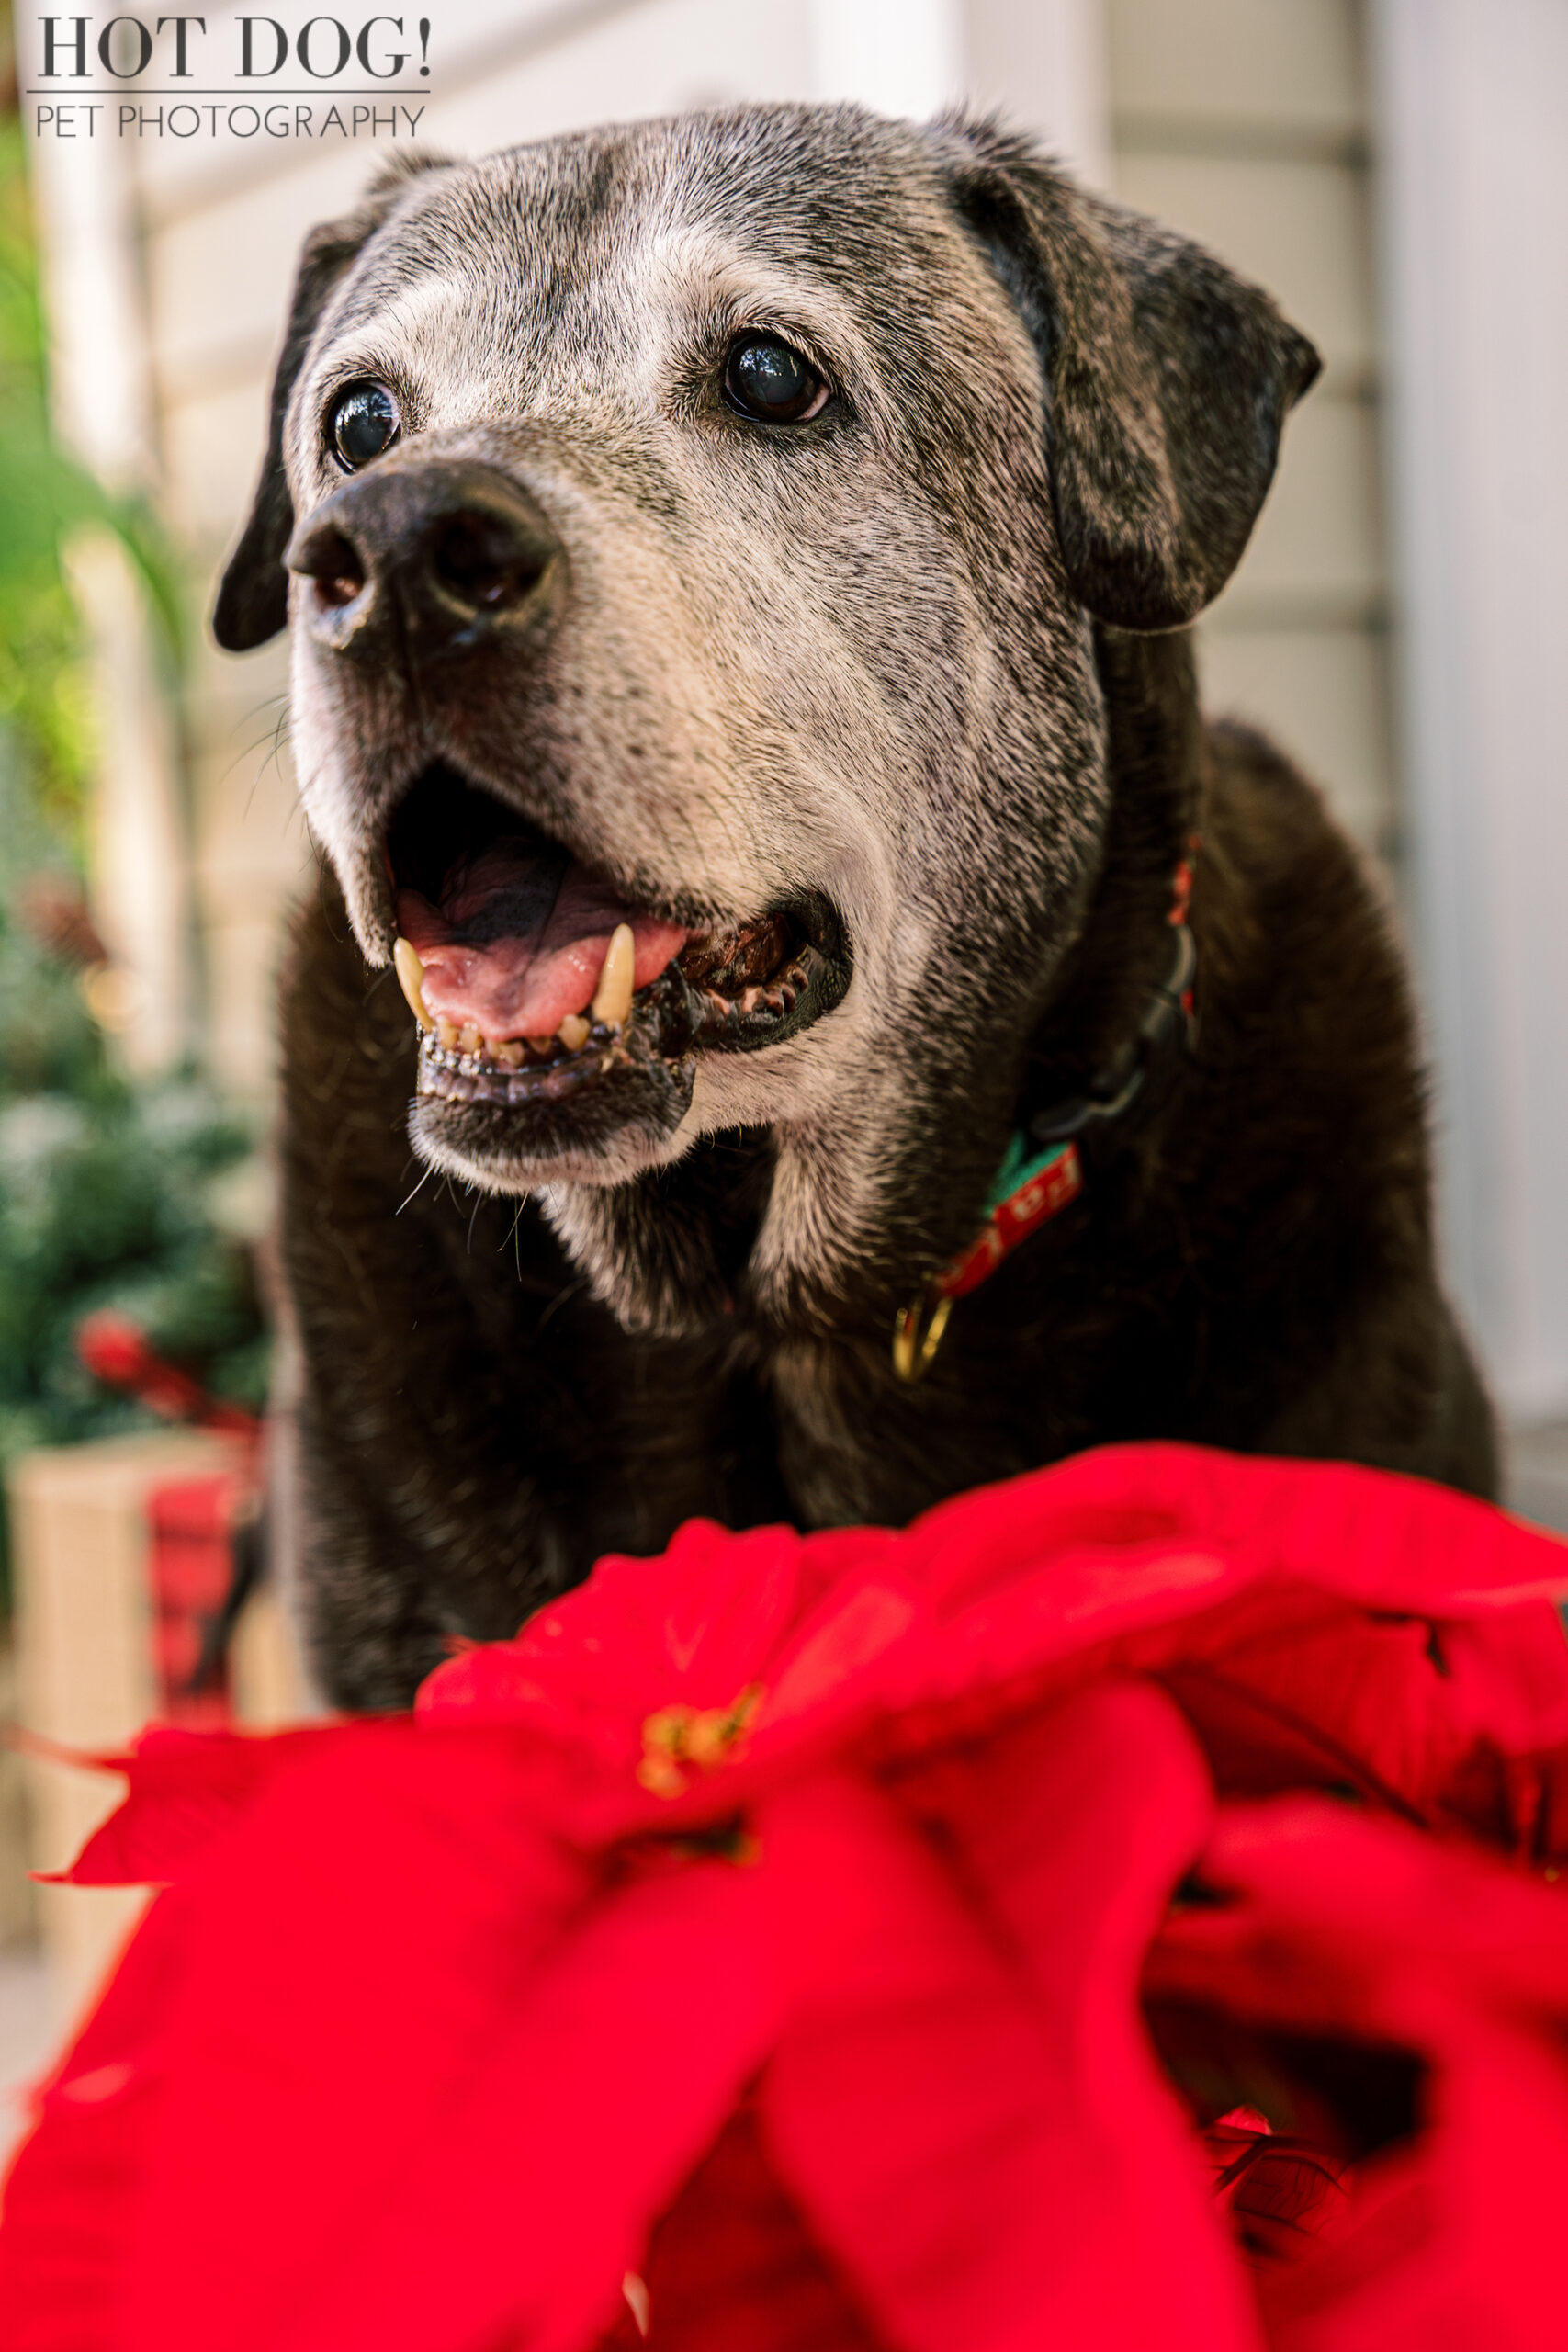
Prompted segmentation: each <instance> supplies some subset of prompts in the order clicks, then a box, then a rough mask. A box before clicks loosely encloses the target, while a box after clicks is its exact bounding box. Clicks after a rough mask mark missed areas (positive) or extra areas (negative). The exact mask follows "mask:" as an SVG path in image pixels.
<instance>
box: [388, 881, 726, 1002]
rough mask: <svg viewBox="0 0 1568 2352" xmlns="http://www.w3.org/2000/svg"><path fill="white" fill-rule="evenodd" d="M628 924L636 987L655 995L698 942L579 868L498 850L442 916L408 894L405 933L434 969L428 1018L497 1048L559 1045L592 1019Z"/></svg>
mask: <svg viewBox="0 0 1568 2352" xmlns="http://www.w3.org/2000/svg"><path fill="white" fill-rule="evenodd" d="M558 874H559V883H558V887H557V875H558ZM552 894H553V904H552V903H551V899H552ZM623 922H629V923H630V925H631V927H632V937H633V939H634V940H635V942H636V956H635V961H634V964H633V969H632V985H633V987H634V988H639V989H640V988H646V987H647V985H648V983H649V980H651V979H656V978H658V976H659V974H660V972H661V971H662V970H663V969H664V967H665V966H666V964H668V963H669V962H670V961H671V957H673V956H678V955H679V954H680V952H681V950H682V947H683V946H684V945H685V944H686V940H687V938H688V936H689V934H688V933H686V932H685V931H683V930H682V927H681V926H680V924H679V923H673V922H658V921H657V920H656V919H655V918H654V917H653V916H651V915H639V914H635V913H634V912H633V911H632V910H631V908H630V907H628V906H626V905H625V904H624V903H623V902H622V901H621V899H618V898H617V897H616V896H615V891H614V890H613V889H612V888H611V887H610V885H609V884H608V883H607V882H604V881H601V880H599V879H598V877H597V876H594V875H592V874H591V873H590V872H589V870H588V868H587V867H586V866H583V865H577V864H576V863H575V862H574V863H572V864H571V865H567V866H566V867H565V870H564V872H562V871H560V869H559V868H554V869H552V868H551V867H550V866H549V865H547V864H545V863H544V862H543V861H539V860H533V861H525V860H522V859H520V858H519V856H518V854H517V853H516V852H515V851H514V850H513V849H512V848H511V847H510V846H509V845H508V844H507V843H506V842H496V843H495V844H494V845H493V847H491V849H488V850H486V851H485V852H484V853H483V854H482V855H481V856H479V857H477V858H475V859H474V860H473V862H472V864H471V865H468V866H467V867H466V868H465V870H464V871H463V872H462V873H461V874H454V875H449V876H447V883H446V888H444V890H443V891H442V895H441V905H440V906H439V907H433V906H432V905H431V903H430V900H429V899H427V898H425V897H423V894H422V893H421V892H420V891H418V890H400V891H399V892H398V929H399V930H400V932H401V933H402V935H403V937H404V938H405V939H406V940H408V941H409V943H410V944H411V945H412V946H413V947H415V948H417V949H418V951H419V956H420V959H421V961H422V962H423V966H424V980H423V996H424V1001H425V1005H426V1008H427V1010H428V1011H429V1012H432V1013H433V1014H434V1015H435V1016H436V1017H437V1018H438V1019H441V1020H446V1021H450V1022H452V1023H455V1024H456V1025H457V1027H458V1028H461V1027H462V1026H463V1025H464V1024H465V1023H468V1022H471V1023H473V1025H474V1027H475V1028H476V1029H478V1030H479V1031H480V1033H481V1034H482V1035H484V1036H485V1037H487V1038H488V1039H490V1040H491V1043H499V1042H501V1041H502V1039H505V1038H511V1037H553V1036H554V1035H555V1033H556V1031H557V1030H558V1028H559V1027H560V1024H561V1023H562V1022H563V1021H564V1020H565V1019H566V1018H567V1016H568V1014H569V1013H572V1012H587V1010H588V1008H589V1005H590V1004H591V1002H592V998H593V992H594V990H595V989H597V987H598V985H599V975H600V973H601V971H602V970H603V969H604V951H605V949H606V948H607V947H608V946H609V944H610V937H611V933H613V932H614V931H615V926H616V925H617V923H623ZM513 924H515V929H513V927H512V926H513Z"/></svg>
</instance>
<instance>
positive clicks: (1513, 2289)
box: [1150, 1799, 1568, 2352]
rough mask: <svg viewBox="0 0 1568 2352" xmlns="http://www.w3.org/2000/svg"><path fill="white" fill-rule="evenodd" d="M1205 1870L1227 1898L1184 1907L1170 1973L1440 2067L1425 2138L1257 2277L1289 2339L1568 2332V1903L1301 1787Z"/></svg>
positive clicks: (1234, 1821)
mask: <svg viewBox="0 0 1568 2352" xmlns="http://www.w3.org/2000/svg"><path fill="white" fill-rule="evenodd" d="M1204 1870H1205V1873H1206V1875H1208V1876H1211V1877H1212V1878H1213V1880H1214V1881H1215V1882H1216V1883H1219V1884H1221V1885H1223V1886H1224V1887H1226V1888H1228V1889H1230V1890H1232V1891H1233V1894H1234V1898H1235V1899H1234V1902H1233V1904H1232V1905H1231V1907H1229V1908H1227V1909H1222V1910H1218V1911H1206V1912H1198V1913H1194V1914H1188V1915H1183V1916H1180V1917H1177V1918H1174V1919H1173V1920H1172V1921H1171V1922H1170V1923H1169V1924H1168V1928H1167V1929H1166V1930H1165V1932H1164V1934H1163V1935H1162V1937H1161V1939H1160V1941H1159V1944H1158V1945H1157V1946H1156V1951H1155V1952H1154V1953H1153V1955H1152V1956H1151V1964H1150V1980H1151V1983H1152V1984H1153V1985H1155V1986H1156V1988H1158V1989H1160V1990H1163V1991H1166V1992H1178V1993H1179V1994H1181V1995H1183V1996H1185V1997H1186V1998H1188V1999H1190V2000H1200V2001H1204V2002H1207V2003H1208V2004H1210V2005H1211V2006H1217V2007H1226V2008H1229V2009H1231V2010H1232V2011H1234V2012H1238V2013H1240V2014H1241V2015H1243V2016H1247V2017H1251V2018H1259V2019H1264V2020H1267V2021H1269V2022H1270V2023H1274V2024H1278V2025H1283V2026H1286V2027H1289V2028H1292V2029H1294V2030H1308V2031H1312V2032H1314V2033H1320V2034H1321V2033H1327V2032H1333V2033H1337V2035H1339V2036H1340V2037H1342V2038H1343V2039H1347V2040H1349V2041H1357V2040H1359V2041H1364V2042H1365V2043H1367V2044H1368V2045H1369V2047H1370V2048H1371V2049H1373V2050H1376V2049H1377V2048H1379V2047H1380V2046H1382V2045H1384V2044H1386V2043H1389V2042H1391V2041H1392V2042H1398V2043H1401V2044H1403V2045H1404V2046H1406V2047H1408V2048H1411V2049H1413V2050H1415V2051H1416V2052H1417V2053H1418V2054H1419V2055H1420V2056H1421V2057H1423V2058H1424V2059H1425V2060H1426V2062H1427V2066H1428V2069H1429V2074H1428V2086H1427V2096H1426V2102H1425V2113H1424V2115H1423V2116H1422V2118H1421V2120H1420V2122H1419V2126H1418V2129H1417V2131H1416V2136H1415V2138H1414V2139H1413V2140H1412V2141H1409V2142H1407V2143H1400V2144H1397V2145H1396V2146H1394V2147H1393V2148H1392V2149H1389V2150H1386V2151H1384V2152H1383V2153H1382V2154H1379V2155H1377V2156H1374V2157H1372V2158H1370V2159H1368V2160H1367V2161H1366V2162H1364V2163H1363V2164H1362V2165H1359V2167H1358V2168H1357V2173H1356V2176H1355V2178H1354V2181H1353V2183H1352V2185H1351V2191H1350V2194H1349V2196H1348V2199H1347V2200H1346V2202H1345V2205H1344V2209H1343V2211H1341V2212H1340V2213H1338V2214H1337V2215H1336V2216H1335V2217H1334V2219H1333V2221H1332V2223H1331V2225H1330V2226H1329V2227H1327V2228H1326V2229H1325V2231H1324V2233H1323V2235H1322V2237H1321V2239H1319V2240H1317V2241H1314V2242H1313V2243H1311V2244H1310V2245H1307V2246H1306V2247H1305V2248H1304V2249H1303V2250H1301V2251H1299V2252H1298V2254H1297V2257H1296V2259H1295V2260H1293V2261H1292V2263H1290V2264H1289V2265H1287V2266H1285V2267H1279V2268H1275V2269H1271V2270H1266V2271H1264V2272H1263V2273H1261V2274H1260V2276H1259V2281H1258V2286H1259V2292H1260V2294H1261V2295H1262V2297H1263V2299H1264V2302H1265V2308H1266V2312H1267V2314H1268V2319H1269V2341H1270V2343H1271V2344H1274V2345H1276V2346H1280V2352H1430V2348H1431V2347H1433V2346H1454V2347H1455V2352H1458V2347H1460V2346H1466V2347H1468V2346H1472V2345H1475V2344H1483V2343H1486V2344H1491V2343H1497V2344H1506V2345H1507V2346H1509V2347H1510V2352H1547V2348H1548V2347H1549V2346H1556V2345H1558V2344H1560V2343H1561V2341H1562V2312H1561V2297H1560V2287H1559V2272H1560V2267H1561V2266H1560V2263H1559V2261H1558V2258H1557V2253H1556V2248H1557V2244H1558V2238H1559V2234H1560V2232H1561V2226H1562V2218H1561V2217H1562V2194H1563V2184H1564V2182H1565V2181H1568V2057H1565V2055H1564V2042H1565V2039H1568V2035H1565V2028H1568V1900H1565V1899H1564V1898H1563V1897H1562V1895H1560V1894H1556V1893H1555V1892H1554V1891H1552V1890H1551V1889H1548V1888H1543V1887H1540V1886H1538V1885H1532V1884H1531V1883H1528V1882H1526V1881H1523V1880H1520V1879H1519V1878H1518V1877H1517V1875H1515V1874H1512V1873H1510V1872H1509V1871H1506V1870H1504V1869H1503V1868H1501V1867H1500V1866H1499V1865H1498V1864H1496V1863H1495V1862H1493V1861H1490V1860H1487V1859H1486V1858H1485V1857H1483V1856H1482V1855H1480V1854H1477V1853H1474V1852H1471V1851H1465V1850H1462V1849H1454V1848H1451V1847H1445V1846H1441V1845H1438V1844H1437V1843H1436V1842H1435V1841H1433V1840H1432V1839H1430V1838H1423V1837H1421V1836H1419V1835H1417V1834H1416V1833H1415V1832H1413V1831H1411V1830H1409V1829H1407V1828H1405V1827H1404V1826H1403V1825H1401V1824H1398V1823H1392V1822H1388V1821H1384V1820H1377V1819H1366V1818H1362V1817H1359V1816H1357V1815H1353V1814H1349V1813H1347V1812H1346V1811H1344V1810H1343V1809H1341V1808H1336V1807H1331V1806H1326V1805H1324V1804H1321V1803H1316V1802H1313V1801H1307V1800H1290V1799H1285V1800H1280V1801H1279V1802H1278V1803H1276V1804H1271V1805H1260V1806H1236V1807H1227V1808H1224V1810H1223V1811H1222V1814H1221V1816H1220V1819H1219V1822H1218V1824H1217V1826H1216V1829H1215V1833H1214V1836H1213V1840H1212V1842H1211V1846H1210V1849H1209V1850H1208V1853H1207V1855H1206V1858H1205V1862H1204Z"/></svg>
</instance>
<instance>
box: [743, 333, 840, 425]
mask: <svg viewBox="0 0 1568 2352" xmlns="http://www.w3.org/2000/svg"><path fill="white" fill-rule="evenodd" d="M724 396H725V398H726V400H727V401H728V403H729V405H730V407H731V408H732V409H736V410H738V411H739V413H740V414H741V415H742V416H750V417H754V418H756V420H757V421H758V423H759V424H807V422H808V421H809V420H810V419H811V418H812V417H814V416H819V415H820V414H821V413H822V411H823V410H824V409H825V408H826V407H827V405H828V397H829V395H828V387H827V385H826V384H825V383H824V382H823V380H822V379H821V377H820V376H819V375H818V373H817V370H816V368H813V366H812V365H811V362H810V360H809V359H803V358H802V356H801V355H800V353H799V352H798V351H796V350H795V348H794V346H793V345H791V344H787V343H785V342H784V339H783V337H782V336H780V335H776V334H743V335H739V336H737V338H736V340H735V341H734V342H733V343H732V344H731V345H730V346H729V356H728V358H727V359H726V361H725V363H724Z"/></svg>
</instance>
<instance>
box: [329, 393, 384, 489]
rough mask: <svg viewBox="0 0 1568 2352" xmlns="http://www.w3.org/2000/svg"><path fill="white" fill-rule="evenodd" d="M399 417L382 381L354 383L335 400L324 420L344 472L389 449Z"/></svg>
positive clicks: (364, 463)
mask: <svg viewBox="0 0 1568 2352" xmlns="http://www.w3.org/2000/svg"><path fill="white" fill-rule="evenodd" d="M400 422H401V419H400V417H399V414H398V403H397V401H395V400H394V399H393V398H392V395H391V393H390V392H389V390H387V387H386V385H385V384H354V385H351V386H350V388H349V390H347V391H346V392H344V393H343V394H342V395H341V396H340V397H339V399H338V401H337V403H336V405H335V407H334V408H333V413H332V415H331V416H330V418H329V419H328V422H327V431H328V433H329V435H330V436H331V439H332V445H333V454H334V456H335V457H336V458H337V461H338V463H339V465H340V466H342V467H343V469H344V471H345V472H346V473H351V474H352V473H356V472H357V471H358V469H359V468H360V467H361V466H367V465H368V464H369V463H370V461H371V459H372V458H378V457H380V456H381V454H382V452H383V451H384V450H387V449H389V448H390V447H391V446H392V443H393V442H394V441H395V440H396V439H397V437H398V426H399V424H400Z"/></svg>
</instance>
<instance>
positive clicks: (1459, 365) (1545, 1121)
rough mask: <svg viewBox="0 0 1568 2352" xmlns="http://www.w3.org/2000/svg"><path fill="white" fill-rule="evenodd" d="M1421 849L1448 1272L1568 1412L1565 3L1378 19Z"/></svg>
mask: <svg viewBox="0 0 1568 2352" xmlns="http://www.w3.org/2000/svg"><path fill="white" fill-rule="evenodd" d="M1372 20H1373V28H1374V36H1375V38H1374V64H1375V74H1376V89H1377V97H1378V106H1379V122H1378V144H1379V153H1380V157H1381V161H1382V255H1383V272H1384V288H1385V303H1386V320H1387V333H1388V343H1389V357H1390V385H1389V406H1388V415H1389V435H1390V437H1389V454H1390V461H1391V465H1390V471H1391V479H1392V482H1393V494H1394V505H1395V515H1394V526H1395V527H1394V545H1395V550H1396V560H1397V571H1398V581H1399V617H1400V624H1401V625H1400V634H1399V653H1400V663H1401V675H1402V685H1403V699H1404V754H1405V774H1406V778H1407V793H1408V800H1407V810H1406V815H1407V831H1408V837H1409V841H1410V849H1411V878H1412V885H1413V890H1412V896H1413V905H1414V910H1415V916H1416V932H1417V944H1418V953H1419V958H1420V965H1421V971H1422V978H1423V982H1424V988H1425V996H1426V1003H1427V1015H1428V1020H1429V1028H1430V1044H1431V1051H1432V1055H1433V1058H1434V1061H1435V1065H1436V1079H1437V1101H1436V1113H1437V1121H1438V1136H1439V1147H1440V1165H1441V1182H1442V1216H1443V1231H1444V1237H1445V1243H1446V1250H1447V1260H1448V1272H1449V1279H1450V1283H1451V1286H1452V1289H1453V1291H1454V1294H1455V1295H1456V1297H1457V1299H1458V1301H1459V1304H1460V1306H1461V1309H1462V1311H1463V1312H1464V1314H1465V1315H1466V1316H1467V1317H1468V1319H1469V1321H1470V1324H1471V1327H1472V1331H1473V1333H1474V1335H1475V1337H1476V1338H1477V1340H1479V1342H1480V1345H1481V1349H1482V1351H1483V1356H1484V1358H1485V1360H1486V1365H1487V1369H1488V1372H1489V1374H1490V1376H1491V1378H1492V1381H1493V1383H1494V1385H1495V1390H1496V1393H1497V1395H1498V1397H1499V1399H1500V1401H1501V1403H1502V1404H1503V1406H1504V1408H1505V1410H1506V1411H1507V1412H1508V1413H1509V1414H1510V1415H1512V1416H1513V1417H1515V1418H1516V1419H1544V1418H1547V1417H1551V1416H1559V1415H1562V1414H1564V1413H1568V562H1565V560H1564V549H1565V548H1568V462H1565V459H1564V449H1565V447H1568V428H1565V425H1564V416H1563V387H1564V385H1565V384H1568V133H1565V130H1564V125H1565V123H1568V6H1564V5H1563V0H1487V5H1486V6H1484V7H1478V6H1476V5H1475V0H1374V6H1373V9H1372Z"/></svg>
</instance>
